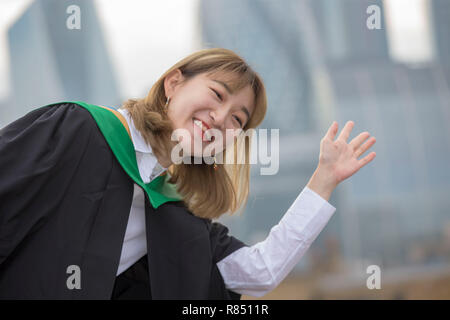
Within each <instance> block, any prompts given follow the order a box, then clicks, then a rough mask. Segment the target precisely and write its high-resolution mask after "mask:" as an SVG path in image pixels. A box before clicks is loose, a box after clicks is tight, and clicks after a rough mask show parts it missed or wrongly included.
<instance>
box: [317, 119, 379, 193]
mask: <svg viewBox="0 0 450 320" xmlns="http://www.w3.org/2000/svg"><path fill="white" fill-rule="evenodd" d="M353 127H354V122H353V121H347V123H346V124H345V126H344V128H343V129H342V131H341V134H340V135H339V136H338V138H337V139H336V140H335V137H336V134H337V131H338V123H337V122H336V121H334V122H333V123H332V124H331V126H330V128H329V129H328V131H327V133H326V135H325V136H324V137H323V138H322V140H321V141H320V155H319V164H318V166H317V169H316V171H315V172H314V175H313V177H311V180H310V181H309V183H308V187H310V188H311V189H313V190H314V191H316V192H317V193H319V194H320V195H322V196H323V197H324V198H326V199H327V200H328V198H329V196H330V195H331V192H332V191H333V189H334V188H335V187H336V186H337V185H338V184H339V183H340V182H342V181H343V180H345V179H347V178H349V177H351V176H352V175H353V174H355V173H356V172H357V171H358V170H359V169H361V168H362V167H364V166H365V165H366V164H368V163H369V162H370V161H372V160H373V159H374V158H375V156H376V153H375V152H371V153H370V154H368V155H367V156H365V157H363V158H361V159H358V158H359V157H360V156H361V155H363V154H364V153H365V152H366V151H367V150H368V149H369V148H370V147H371V146H372V145H373V144H374V143H375V142H376V139H375V137H371V138H370V139H368V138H369V137H370V134H369V132H367V131H365V132H362V133H360V134H359V135H358V136H356V137H355V138H354V139H353V140H352V141H350V143H347V140H348V137H349V136H350V132H351V131H352V129H353ZM364 141H365V143H363V142H364Z"/></svg>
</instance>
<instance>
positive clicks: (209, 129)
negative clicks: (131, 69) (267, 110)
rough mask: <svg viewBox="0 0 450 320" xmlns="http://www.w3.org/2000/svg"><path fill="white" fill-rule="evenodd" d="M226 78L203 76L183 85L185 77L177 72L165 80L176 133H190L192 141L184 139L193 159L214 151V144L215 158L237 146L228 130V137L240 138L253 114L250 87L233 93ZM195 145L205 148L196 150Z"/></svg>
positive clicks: (253, 97)
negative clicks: (239, 134)
mask: <svg viewBox="0 0 450 320" xmlns="http://www.w3.org/2000/svg"><path fill="white" fill-rule="evenodd" d="M221 78H222V79H221ZM223 78H224V77H220V75H218V74H217V75H213V74H211V75H209V74H206V73H201V74H198V75H196V76H194V77H192V78H190V79H189V80H187V81H184V82H183V79H184V76H183V75H182V73H181V71H180V70H178V69H177V70H174V71H172V72H171V73H170V74H169V75H168V76H167V77H166V79H165V80H164V89H165V93H166V97H169V98H170V103H169V106H168V110H167V113H168V117H169V118H170V119H171V121H172V123H173V127H174V129H184V132H186V133H189V135H190V139H189V140H190V141H189V142H187V141H185V140H184V139H182V140H183V142H184V145H183V143H182V145H183V148H184V150H185V152H188V153H189V154H190V155H193V156H201V155H202V154H201V153H199V152H203V150H204V149H205V148H206V147H207V146H208V145H209V148H211V147H212V145H211V144H214V150H213V151H212V152H211V153H212V154H215V153H219V152H221V151H222V150H223V149H224V148H225V147H226V145H228V144H230V143H231V142H233V140H231V139H226V137H227V129H231V130H232V131H228V135H229V134H230V132H234V134H237V132H239V129H243V128H244V127H245V125H246V124H247V122H248V120H249V119H250V117H251V116H252V114H253V111H254V105H255V102H254V99H255V96H254V93H253V90H252V88H251V87H250V85H248V86H246V87H244V88H242V89H241V90H239V91H237V92H230V90H229V87H228V86H227V84H226V83H225V81H224V80H223ZM216 130H218V131H216ZM216 133H221V134H222V137H223V139H218V138H217V137H219V136H220V135H216V136H214V135H215V134H216ZM210 136H211V139H209V138H210ZM216 138H217V139H216ZM208 140H211V141H208ZM195 143H197V146H201V148H197V147H196V148H194V144H195ZM185 155H186V153H185Z"/></svg>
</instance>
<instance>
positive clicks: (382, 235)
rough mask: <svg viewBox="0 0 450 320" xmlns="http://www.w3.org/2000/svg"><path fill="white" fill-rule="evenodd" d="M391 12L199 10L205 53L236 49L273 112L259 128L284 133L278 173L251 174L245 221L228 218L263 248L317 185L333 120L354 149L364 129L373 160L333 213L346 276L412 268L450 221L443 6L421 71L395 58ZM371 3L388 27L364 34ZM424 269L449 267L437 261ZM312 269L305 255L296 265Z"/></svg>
mask: <svg viewBox="0 0 450 320" xmlns="http://www.w3.org/2000/svg"><path fill="white" fill-rule="evenodd" d="M384 3H385V2H383V1H381V0H370V1H369V0H337V1H329V0H287V1H279V2H275V1H269V0H259V1H251V0H235V1H230V0H227V1H224V0H214V1H211V0H208V1H203V2H202V6H201V19H202V22H203V32H204V43H205V44H206V45H207V46H214V47H226V48H230V49H232V50H235V51H236V52H237V53H238V54H240V55H241V56H242V57H244V58H245V59H246V60H247V61H248V62H249V63H250V65H252V66H253V67H254V69H255V70H256V71H257V72H259V73H260V74H261V75H262V77H263V78H264V80H265V83H266V86H267V90H268V98H269V101H268V102H269V106H268V113H267V119H266V120H265V121H264V123H263V124H262V126H261V127H262V128H279V129H280V171H279V173H278V174H277V175H275V176H261V175H259V171H258V170H254V171H253V176H252V186H251V196H250V198H249V202H248V205H247V210H246V212H245V214H244V216H243V217H242V218H224V221H225V222H227V223H229V224H230V226H231V228H232V230H233V231H234V233H235V234H236V235H237V236H239V237H240V238H242V239H244V240H246V241H248V242H251V243H254V242H256V241H259V240H262V239H264V238H265V236H266V235H267V232H268V230H269V229H270V227H271V226H273V225H274V224H276V223H277V222H278V221H279V219H280V218H281V216H282V215H283V214H284V212H285V211H286V210H287V209H288V207H289V206H290V204H291V203H292V201H293V200H294V199H295V197H296V195H297V194H298V193H299V192H300V191H301V189H302V188H303V186H304V185H305V184H306V183H307V181H308V179H309V177H310V176H311V175H312V173H313V171H314V169H315V166H316V165H317V161H318V155H319V143H320V139H321V138H322V137H323V135H324V134H325V133H326V130H327V129H328V127H329V126H330V125H331V122H332V121H333V120H337V121H338V123H339V131H340V130H341V129H342V127H343V125H344V124H345V123H346V121H348V120H353V121H354V122H355V124H356V125H355V128H354V129H353V131H352V134H351V135H350V137H349V140H348V141H351V139H353V138H354V137H355V136H356V135H357V134H359V133H360V132H363V131H368V132H369V133H370V134H371V135H373V136H375V137H376V138H377V143H376V144H375V145H374V147H373V148H371V150H370V152H371V151H375V152H376V153H377V157H376V158H375V160H374V161H373V162H372V163H370V164H369V165H368V166H366V167H364V168H362V169H361V170H360V171H359V172H358V173H357V174H356V175H355V176H353V177H351V178H350V179H349V180H347V181H345V182H344V183H342V184H340V185H339V186H338V188H337V189H336V190H335V192H334V193H333V195H332V197H331V199H330V203H331V204H333V205H334V206H335V207H336V208H337V211H336V214H335V216H334V217H333V218H332V219H331V221H330V223H329V225H328V226H327V227H326V230H325V231H324V237H326V236H333V235H336V236H338V238H339V239H340V251H341V254H342V256H343V259H344V260H345V263H346V265H347V266H349V267H350V268H348V270H352V271H354V270H356V271H358V272H361V273H365V268H366V267H367V265H370V264H378V265H380V266H383V267H395V266H402V265H403V266H404V265H407V264H409V263H411V262H412V261H416V260H417V257H416V256H415V255H414V252H417V246H420V245H421V243H423V242H424V239H425V240H426V241H431V242H433V241H434V243H436V244H438V242H439V240H437V239H439V237H440V235H441V233H442V229H443V226H444V225H445V224H448V223H450V218H449V208H450V201H449V197H448V194H449V190H450V169H449V165H448V159H449V156H450V138H449V137H450V131H449V126H448V123H449V121H450V111H449V110H450V108H449V105H450V91H449V79H450V70H449V68H448V63H447V62H446V61H447V60H448V57H449V56H450V55H449V54H448V53H449V43H450V42H449V40H448V37H447V36H446V35H448V33H449V32H450V24H449V22H448V21H450V10H449V9H448V8H449V6H448V1H446V0H442V1H440V0H435V1H433V2H432V3H431V7H432V8H433V15H430V16H428V19H431V21H432V23H433V24H434V36H435V39H436V45H437V48H438V49H437V50H438V51H439V55H438V56H439V58H438V59H435V60H433V61H431V62H430V63H427V64H422V65H417V66H410V65H407V64H404V63H401V62H395V61H394V60H393V59H392V57H391V55H390V50H389V43H388V41H387V28H386V21H385V12H384ZM370 5H377V6H378V7H379V8H380V9H381V18H382V21H381V29H373V30H370V29H368V28H367V26H366V20H367V18H368V17H369V14H368V13H367V12H366V10H367V8H368V7H369V6H370ZM367 154H368V153H367ZM367 154H365V155H367ZM365 155H364V156H365ZM321 238H323V237H321V236H319V239H318V241H317V242H316V243H314V244H313V246H312V249H313V248H316V249H318V248H319V247H320V246H321V243H322V242H323V241H322V240H323V239H321ZM433 239H434V240H433ZM414 259H416V260H414ZM421 259H422V260H420V261H418V262H420V263H423V264H427V263H431V262H436V261H441V260H445V261H448V257H443V256H438V255H435V254H433V253H432V252H428V253H427V254H425V255H423V258H421ZM307 261H308V254H307V255H306V256H305V259H302V262H301V263H300V267H301V266H302V265H304V264H305V263H307ZM416 262H417V261H416ZM352 267H354V268H355V269H353V268H352Z"/></svg>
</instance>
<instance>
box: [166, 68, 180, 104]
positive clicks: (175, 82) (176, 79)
mask: <svg viewBox="0 0 450 320" xmlns="http://www.w3.org/2000/svg"><path fill="white" fill-rule="evenodd" d="M183 80H184V76H183V74H182V73H181V71H180V69H175V70H172V71H171V72H170V73H169V74H168V75H167V76H166V78H165V79H164V91H165V93H166V97H172V96H173V95H174V93H175V91H176V89H177V87H178V86H179V85H180V84H181V83H182V82H183Z"/></svg>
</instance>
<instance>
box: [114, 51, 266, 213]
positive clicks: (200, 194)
mask: <svg viewBox="0 0 450 320" xmlns="http://www.w3.org/2000/svg"><path fill="white" fill-rule="evenodd" d="M176 69H179V70H180V71H181V72H182V74H183V76H184V79H185V81H188V80H189V79H191V78H192V77H194V76H196V75H198V74H201V73H206V74H218V75H219V76H220V77H221V78H222V81H224V82H226V83H227V84H228V85H229V87H230V89H231V91H232V92H233V93H234V92H236V91H239V90H240V89H242V88H244V87H246V86H247V85H250V86H251V88H252V89H253V93H254V95H255V100H254V101H255V108H254V111H253V114H252V116H251V118H250V119H249V121H248V122H247V123H246V125H245V127H244V128H243V129H244V130H247V129H250V128H255V127H257V126H258V125H259V124H260V123H261V122H262V121H263V119H264V116H265V114H266V109H267V98H266V92H265V87H264V84H263V81H262V79H261V77H260V76H259V75H258V74H257V73H256V72H255V71H254V70H253V69H252V68H251V67H250V66H249V65H248V64H247V63H246V62H245V61H244V60H243V59H242V58H241V57H240V56H238V55H237V54H236V53H235V52H233V51H231V50H228V49H223V48H211V49H203V50H200V51H197V52H194V53H193V54H191V55H189V56H187V57H186V58H184V59H182V60H180V61H179V62H178V63H176V64H175V65H174V66H172V67H171V68H170V69H169V70H167V71H166V72H165V73H164V74H163V75H162V76H161V77H160V78H159V80H158V81H156V83H155V84H154V85H153V86H152V88H151V89H150V92H149V93H148V95H147V97H146V98H143V99H129V100H127V101H126V102H125V103H124V104H123V106H122V108H124V109H127V110H128V111H129V112H130V115H131V117H132V119H133V122H134V124H135V126H136V129H137V130H139V131H140V133H141V135H142V137H143V138H144V140H145V141H146V142H147V143H148V144H150V146H151V147H152V149H153V150H154V152H155V153H156V154H160V155H163V156H170V153H171V148H172V146H173V143H172V142H171V140H170V137H171V134H172V131H173V128H172V122H171V120H170V119H169V118H168V117H167V114H166V112H165V110H164V106H165V103H166V96H165V90H164V80H165V78H166V77H167V75H168V74H170V73H171V72H172V71H173V70H176ZM250 144H251V136H248V135H240V136H239V137H238V138H237V139H235V141H234V142H233V144H232V145H231V144H230V146H229V147H233V148H234V160H235V161H234V162H233V163H232V164H229V163H228V162H225V164H218V165H217V166H218V167H217V170H214V168H213V166H212V165H208V164H206V163H202V164H184V163H181V164H177V165H175V164H173V165H171V166H170V167H169V169H168V171H169V173H170V175H171V180H170V182H171V183H175V184H176V186H177V191H178V193H179V194H180V195H182V197H183V200H184V203H185V204H186V206H187V208H188V210H189V211H191V212H192V213H193V214H194V215H195V216H197V217H201V218H208V219H215V218H218V217H220V216H221V215H222V214H224V213H229V214H234V213H235V212H237V211H238V210H239V209H241V208H242V207H243V206H244V205H245V204H246V203H247V198H248V193H249V187H250V164H249V159H250V147H251V146H250ZM229 147H228V148H229ZM243 156H245V158H243V159H244V160H245V161H242V160H241V159H242V158H241V157H243ZM223 159H224V160H225V159H227V156H226V149H225V150H224V151H223Z"/></svg>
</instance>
